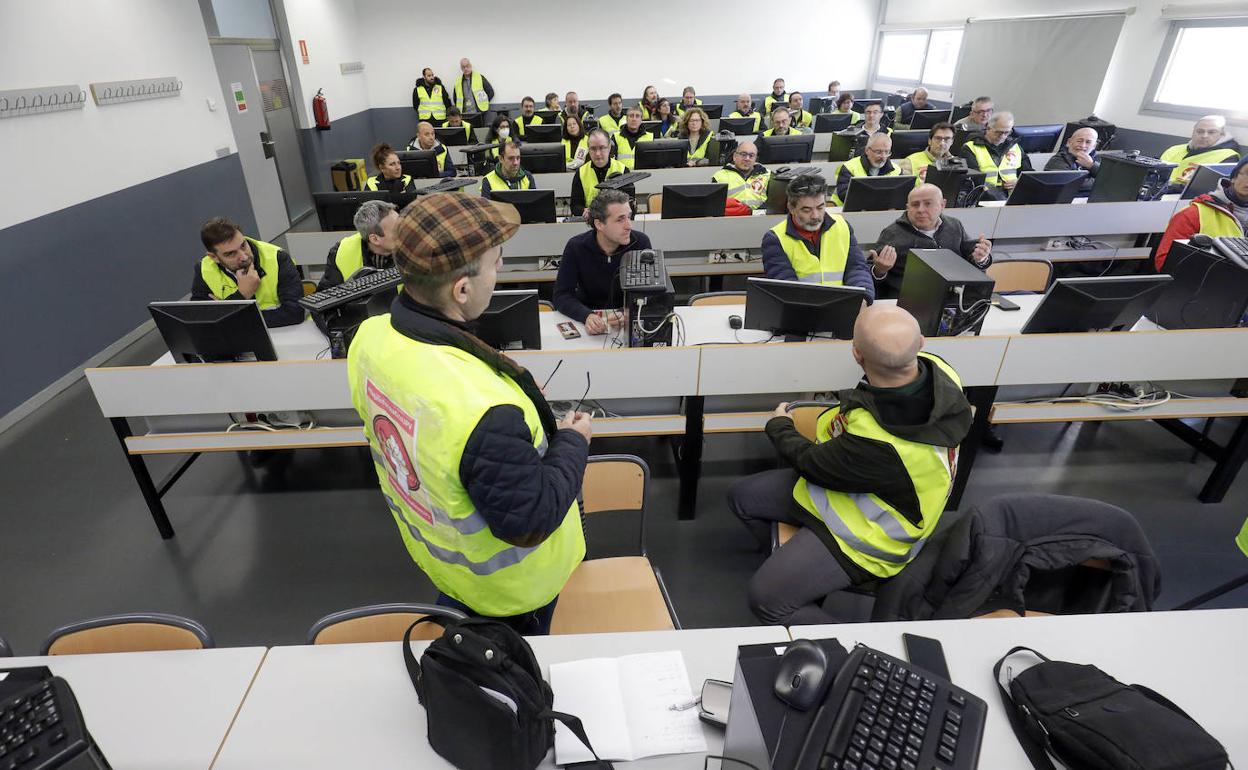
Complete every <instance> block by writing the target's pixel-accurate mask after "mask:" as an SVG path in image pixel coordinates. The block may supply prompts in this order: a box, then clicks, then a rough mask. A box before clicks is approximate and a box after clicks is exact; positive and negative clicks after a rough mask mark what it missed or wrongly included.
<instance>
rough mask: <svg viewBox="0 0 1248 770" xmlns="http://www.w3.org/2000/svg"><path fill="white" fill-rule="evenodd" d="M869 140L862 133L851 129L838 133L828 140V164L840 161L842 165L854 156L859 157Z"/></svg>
mask: <svg viewBox="0 0 1248 770" xmlns="http://www.w3.org/2000/svg"><path fill="white" fill-rule="evenodd" d="M870 138H871V137H870V136H868V135H867V133H866V132H864V131H855V130H853V129H847V130H845V131H838V132H837V133H835V134H833V135H832V138H831V139H829V140H828V162H829V163H834V162H836V161H841V162H842V163H843V162H845V161H847V160H849V159H850V158H852V157H854V156H855V155H861V154H862V151H863V149H864V148H865V147H866V146H867V140H868V139H870Z"/></svg>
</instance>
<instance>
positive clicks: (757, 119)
mask: <svg viewBox="0 0 1248 770" xmlns="http://www.w3.org/2000/svg"><path fill="white" fill-rule="evenodd" d="M728 117H730V118H754V133H756V134H757V133H758V129H760V128H762V123H763V116H762V115H759V114H758V113H757V112H752V113H750V114H749V115H742V114H741V113H740V112H739V111H738V110H733V111H732V114H731V115H729V116H728Z"/></svg>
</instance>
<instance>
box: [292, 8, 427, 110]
mask: <svg viewBox="0 0 1248 770" xmlns="http://www.w3.org/2000/svg"><path fill="white" fill-rule="evenodd" d="M406 6H407V8H408V10H409V12H410V13H411V14H413V15H416V14H417V13H420V14H422V15H425V16H428V15H429V11H428V10H427V9H424V10H421V9H422V8H423V6H420V5H417V4H413V3H410V2H409V3H406ZM283 17H284V19H283ZM278 24H279V25H280V26H282V27H283V38H284V42H285V43H286V44H287V45H289V47H290V51H289V55H288V60H289V59H293V60H294V62H295V80H296V82H297V86H298V89H299V91H300V93H301V97H300V98H299V99H298V105H297V106H298V109H297V110H296V111H297V112H298V114H299V125H300V127H302V128H312V126H313V121H312V117H311V112H312V97H314V96H315V95H316V92H317V90H318V89H322V90H323V91H324V93H325V98H326V99H327V100H328V102H329V118H330V120H331V121H333V120H337V119H339V118H345V117H347V116H348V115H354V114H356V113H357V112H363V111H364V110H367V109H369V108H370V107H373V106H376V105H372V104H370V103H369V96H368V93H369V88H368V82H369V80H370V79H371V77H373V76H374V75H375V74H376V66H375V65H374V64H373V62H372V61H370V59H369V58H368V56H367V53H368V52H369V51H370V50H371V49H374V48H377V47H378V46H379V45H380V46H384V47H387V48H394V49H395V52H396V54H401V53H403V52H410V51H412V50H413V49H414V46H413V45H409V44H406V43H404V41H412V40H415V39H416V36H415V34H414V33H413V34H412V35H411V36H407V37H400V36H398V35H395V34H391V32H389V31H387V33H386V35H385V38H384V42H383V39H382V38H379V37H378V36H377V35H376V34H375V32H376V30H375V29H369V27H368V26H367V25H366V24H364V23H363V22H362V20H361V19H360V13H359V9H358V8H357V3H356V0H285V1H284V2H283V3H282V8H281V9H279V11H278ZM300 40H304V41H307V46H308V63H307V64H304V63H303V59H302V57H301V56H300V52H299V41H300ZM409 58H411V57H410V55H409ZM353 61H362V62H364V63H365V70H364V72H360V73H356V74H354V75H343V74H342V73H341V71H340V70H339V69H338V65H339V64H341V63H344V62H353ZM411 90H412V87H411V85H410V84H409V85H408V87H407V94H408V97H407V98H408V99H409V100H410V98H411Z"/></svg>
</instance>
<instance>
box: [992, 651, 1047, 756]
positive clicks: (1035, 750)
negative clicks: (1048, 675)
mask: <svg viewBox="0 0 1248 770" xmlns="http://www.w3.org/2000/svg"><path fill="white" fill-rule="evenodd" d="M1018 652H1030V653H1032V654H1033V655H1035V656H1036V657H1037V658H1039V659H1040V660H1043V661H1044V662H1045V663H1049V662H1051V661H1049V659H1048V658H1046V657H1045V656H1043V655H1041V654H1040V653H1038V652H1036V651H1035V650H1033V649H1031V648H1030V647H1021V646H1020V647H1015V648H1013V649H1011V650H1010V651H1009V652H1007V653H1006V654H1004V655H1002V656H1001V660H998V661H997V665H995V666H993V667H992V679H993V681H994V682H996V684H997V689H998V690H1000V692H1001V704H1002V705H1003V706H1004V707H1005V714H1006V716H1008V717H1009V718H1010V727H1012V728H1014V735H1015V737H1017V738H1018V742H1019V744H1021V745H1022V747H1023V751H1024V752H1026V754H1027V758H1028V759H1029V760H1031V764H1032V766H1033V767H1034V768H1036V770H1057V768H1056V767H1055V766H1054V765H1053V761H1052V760H1051V759H1049V752H1048V750H1047V749H1046V748H1045V747H1044V746H1041V745H1040V744H1039V743H1036V741H1035V739H1034V738H1032V737H1031V733H1029V732H1027V727H1026V723H1025V722H1024V721H1023V715H1022V714H1021V713H1020V712H1019V708H1018V705H1017V704H1016V703H1014V699H1013V698H1011V697H1010V693H1009V692H1008V691H1006V689H1005V687H1004V686H1003V685H1002V684H1001V666H1002V665H1003V664H1004V663H1005V659H1006V658H1008V657H1010V656H1011V655H1013V654H1015V653H1018Z"/></svg>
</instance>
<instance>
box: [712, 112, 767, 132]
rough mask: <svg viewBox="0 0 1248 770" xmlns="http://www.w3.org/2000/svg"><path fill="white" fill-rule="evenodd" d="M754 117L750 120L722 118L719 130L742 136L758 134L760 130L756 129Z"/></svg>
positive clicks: (749, 118)
mask: <svg viewBox="0 0 1248 770" xmlns="http://www.w3.org/2000/svg"><path fill="white" fill-rule="evenodd" d="M754 122H755V119H754V116H753V115H751V116H750V117H748V118H720V119H719V130H720V131H729V132H731V133H734V134H736V135H737V136H741V135H743V134H757V133H758V130H757V129H755V128H754Z"/></svg>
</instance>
